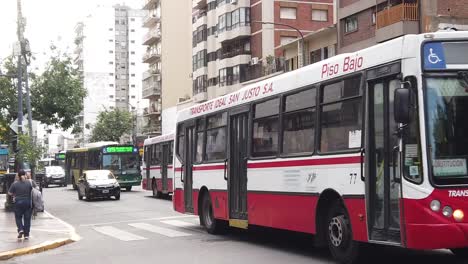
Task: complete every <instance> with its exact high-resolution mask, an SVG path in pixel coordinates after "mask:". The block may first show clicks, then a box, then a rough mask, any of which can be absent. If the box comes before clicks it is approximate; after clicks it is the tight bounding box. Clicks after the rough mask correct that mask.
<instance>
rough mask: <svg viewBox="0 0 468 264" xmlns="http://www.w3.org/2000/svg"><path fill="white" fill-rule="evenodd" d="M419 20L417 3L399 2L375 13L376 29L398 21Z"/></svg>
mask: <svg viewBox="0 0 468 264" xmlns="http://www.w3.org/2000/svg"><path fill="white" fill-rule="evenodd" d="M417 20H419V12H418V4H399V5H396V6H392V7H389V8H386V9H385V10H382V11H380V12H378V13H377V25H376V27H377V29H379V28H383V27H386V26H389V25H392V24H395V23H398V22H400V21H417Z"/></svg>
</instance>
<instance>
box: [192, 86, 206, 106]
mask: <svg viewBox="0 0 468 264" xmlns="http://www.w3.org/2000/svg"><path fill="white" fill-rule="evenodd" d="M207 100H208V92H207V89H206V88H205V89H198V90H197V89H194V90H193V101H194V102H195V103H201V102H205V101H207Z"/></svg>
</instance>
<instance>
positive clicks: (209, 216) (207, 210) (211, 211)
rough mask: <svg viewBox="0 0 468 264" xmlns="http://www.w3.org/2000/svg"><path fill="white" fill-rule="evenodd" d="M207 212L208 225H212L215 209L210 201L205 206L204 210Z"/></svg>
mask: <svg viewBox="0 0 468 264" xmlns="http://www.w3.org/2000/svg"><path fill="white" fill-rule="evenodd" d="M204 211H205V212H206V213H205V224H206V225H207V226H211V225H212V224H213V220H212V219H211V218H212V217H211V216H212V215H213V209H212V208H211V205H210V204H209V203H207V205H206V207H205V210H204Z"/></svg>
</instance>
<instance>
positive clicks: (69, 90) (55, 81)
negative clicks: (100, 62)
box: [31, 46, 86, 130]
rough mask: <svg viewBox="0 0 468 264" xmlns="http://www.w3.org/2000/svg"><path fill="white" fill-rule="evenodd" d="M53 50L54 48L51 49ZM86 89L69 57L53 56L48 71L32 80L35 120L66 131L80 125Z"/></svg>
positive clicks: (48, 64)
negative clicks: (78, 117) (78, 123)
mask: <svg viewBox="0 0 468 264" xmlns="http://www.w3.org/2000/svg"><path fill="white" fill-rule="evenodd" d="M51 50H52V51H53V50H54V47H53V46H52V47H51ZM85 96H86V89H84V88H83V85H82V83H81V80H80V77H79V72H78V69H75V68H74V67H73V63H72V60H71V58H70V57H68V56H66V55H62V56H60V55H52V57H51V58H50V61H49V62H48V63H47V66H46V70H45V71H44V72H43V73H42V74H41V75H39V76H37V77H36V78H34V79H33V85H32V87H31V104H32V113H33V118H34V120H37V121H40V122H41V123H43V124H46V125H55V126H57V127H61V128H62V129H64V130H67V129H69V128H72V127H74V126H76V124H77V118H76V116H78V115H79V114H80V112H81V111H82V110H83V98H84V97H85Z"/></svg>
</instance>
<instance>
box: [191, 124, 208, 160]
mask: <svg viewBox="0 0 468 264" xmlns="http://www.w3.org/2000/svg"><path fill="white" fill-rule="evenodd" d="M207 119H208V118H207V116H206V115H204V116H200V117H198V118H196V119H195V150H197V148H198V133H202V134H203V135H202V137H203V138H202V154H201V155H202V159H201V161H197V159H196V157H197V156H196V155H197V153H196V152H194V153H193V157H192V158H193V165H201V164H203V163H205V161H207V158H206V131H207V129H206V125H207V123H206V122H207ZM200 121H202V122H203V127H202V129H201V130H200V131H199V130H198V122H200Z"/></svg>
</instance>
